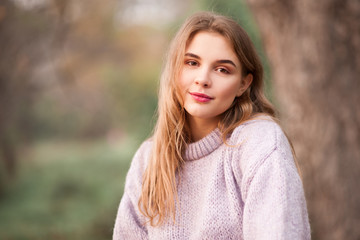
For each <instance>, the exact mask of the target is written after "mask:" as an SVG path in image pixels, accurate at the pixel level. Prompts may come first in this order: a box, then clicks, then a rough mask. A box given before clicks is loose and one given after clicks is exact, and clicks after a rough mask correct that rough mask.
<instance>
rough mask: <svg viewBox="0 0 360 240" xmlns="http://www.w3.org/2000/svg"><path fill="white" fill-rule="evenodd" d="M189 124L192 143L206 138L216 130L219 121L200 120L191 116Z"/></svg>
mask: <svg viewBox="0 0 360 240" xmlns="http://www.w3.org/2000/svg"><path fill="white" fill-rule="evenodd" d="M188 123H189V126H190V132H191V142H196V141H199V140H200V139H202V138H204V137H205V136H206V135H208V134H209V133H211V132H212V131H213V130H214V129H215V128H217V126H218V123H219V120H218V119H213V120H211V121H210V120H208V119H200V118H194V117H192V116H190V117H189V118H188Z"/></svg>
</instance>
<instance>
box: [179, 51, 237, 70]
mask: <svg viewBox="0 0 360 240" xmlns="http://www.w3.org/2000/svg"><path fill="white" fill-rule="evenodd" d="M185 56H187V57H193V58H196V59H201V57H199V56H198V55H196V54H193V53H185ZM216 62H217V63H228V64H231V65H233V66H234V67H236V64H235V63H234V62H233V61H231V60H229V59H220V60H217V61H216Z"/></svg>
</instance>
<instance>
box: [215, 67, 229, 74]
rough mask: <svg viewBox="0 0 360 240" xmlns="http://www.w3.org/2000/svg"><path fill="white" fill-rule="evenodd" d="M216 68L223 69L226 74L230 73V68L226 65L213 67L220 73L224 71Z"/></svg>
mask: <svg viewBox="0 0 360 240" xmlns="http://www.w3.org/2000/svg"><path fill="white" fill-rule="evenodd" d="M218 70H225V71H226V72H225V73H226V74H230V73H231V70H230V69H229V68H227V67H224V66H219V67H216V68H215V71H217V72H220V73H224V72H221V71H218Z"/></svg>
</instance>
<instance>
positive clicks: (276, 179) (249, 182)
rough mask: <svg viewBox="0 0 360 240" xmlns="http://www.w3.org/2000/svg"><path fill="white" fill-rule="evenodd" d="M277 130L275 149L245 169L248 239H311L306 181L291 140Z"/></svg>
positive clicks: (244, 195) (245, 213) (245, 209)
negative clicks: (299, 170)
mask: <svg viewBox="0 0 360 240" xmlns="http://www.w3.org/2000/svg"><path fill="white" fill-rule="evenodd" d="M277 130H278V131H277V134H276V135H277V137H275V139H276V140H275V144H274V148H272V149H271V150H270V151H269V152H268V153H267V154H266V155H265V156H264V157H263V158H262V159H261V160H259V161H256V164H253V165H251V166H248V168H247V171H246V172H244V176H243V181H242V195H243V200H244V215H243V233H244V239H245V240H250V239H269V240H275V239H276V240H279V239H289V240H297V239H299V240H306V239H310V226H309V220H308V214H307V208H306V201H305V196H304V191H303V186H302V181H301V179H300V177H299V174H298V172H297V169H296V166H295V163H294V160H293V157H292V154H291V150H290V147H289V145H288V142H287V139H286V137H285V136H284V135H283V133H282V131H281V130H280V131H279V129H277ZM279 132H280V137H279Z"/></svg>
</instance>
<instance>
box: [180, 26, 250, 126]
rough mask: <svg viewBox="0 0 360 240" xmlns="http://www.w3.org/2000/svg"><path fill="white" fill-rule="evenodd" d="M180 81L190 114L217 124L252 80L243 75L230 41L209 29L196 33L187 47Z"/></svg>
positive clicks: (193, 117) (191, 116) (192, 116)
mask: <svg viewBox="0 0 360 240" xmlns="http://www.w3.org/2000/svg"><path fill="white" fill-rule="evenodd" d="M178 81H179V82H178V85H179V87H180V91H181V95H182V98H183V101H184V108H185V110H186V111H187V113H188V116H189V118H192V120H195V121H197V120H199V121H202V122H204V121H205V122H207V123H213V124H214V125H215V124H216V125H217V123H218V122H219V120H220V119H221V114H222V113H224V112H225V111H226V110H227V109H229V107H230V106H231V104H232V102H233V101H234V99H235V97H237V96H240V95H241V94H242V93H243V92H244V91H245V90H246V89H247V87H248V86H249V85H250V83H251V81H250V83H248V82H247V79H245V78H242V75H241V65H240V62H239V60H238V58H237V56H236V54H235V52H234V50H233V47H232V44H231V42H230V41H229V40H228V39H226V38H225V37H223V36H222V35H220V34H218V33H210V32H199V33H197V34H196V35H195V36H194V37H193V39H192V40H191V42H190V43H189V44H188V46H187V47H186V50H185V56H184V63H183V68H182V70H181V74H180V77H179V80H178Z"/></svg>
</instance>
